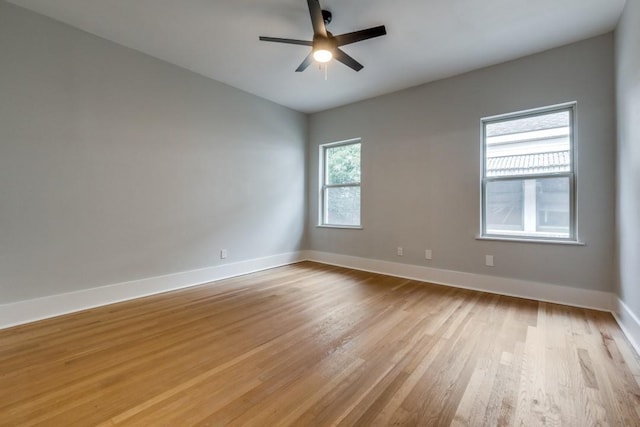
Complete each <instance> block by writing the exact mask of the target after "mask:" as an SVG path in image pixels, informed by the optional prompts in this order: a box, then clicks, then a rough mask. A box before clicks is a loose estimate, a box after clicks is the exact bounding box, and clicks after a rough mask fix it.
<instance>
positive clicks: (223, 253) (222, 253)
mask: <svg viewBox="0 0 640 427" xmlns="http://www.w3.org/2000/svg"><path fill="white" fill-rule="evenodd" d="M226 258H227V250H226V249H221V250H220V259H226Z"/></svg>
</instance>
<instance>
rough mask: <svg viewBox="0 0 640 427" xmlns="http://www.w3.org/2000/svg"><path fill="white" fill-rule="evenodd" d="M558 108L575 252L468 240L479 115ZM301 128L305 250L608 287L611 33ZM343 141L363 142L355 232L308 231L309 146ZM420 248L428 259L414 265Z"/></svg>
mask: <svg viewBox="0 0 640 427" xmlns="http://www.w3.org/2000/svg"><path fill="white" fill-rule="evenodd" d="M567 101H577V103H578V107H577V108H578V109H577V132H578V139H577V144H578V145H577V147H578V186H579V190H578V191H579V193H578V198H579V199H578V214H579V237H580V239H581V240H582V241H584V242H586V246H565V245H558V244H540V243H538V244H535V243H515V242H495V241H479V240H476V239H475V236H476V235H477V234H478V232H479V203H480V191H479V185H480V184H479V177H480V119H481V118H482V117H486V116H491V115H496V114H501V113H509V112H513V111H518V110H523V109H530V108H535V107H542V106H547V105H553V104H557V103H563V102H567ZM309 132H310V147H309V165H310V168H309V175H308V177H309V212H308V229H309V235H308V238H309V245H310V248H311V249H314V250H319V251H327V252H334V253H341V254H347V255H353V256H360V257H365V258H373V259H382V260H388V261H397V262H402V263H407V264H416V265H425V266H430V267H436V268H441V269H449V270H457V271H462V272H470V273H481V274H490V275H496V276H503V277H513V278H518V279H525V280H534V281H541V282H547V283H551V284H559V285H566V286H571V287H580V288H586V289H594V290H603V291H611V290H612V277H613V258H612V253H613V250H614V243H613V242H614V240H613V229H614V203H615V199H614V188H615V187H614V176H615V172H614V169H615V163H614V162H615V119H614V81H613V36H612V34H607V35H604V36H600V37H596V38H593V39H589V40H586V41H583V42H580V43H576V44H573V45H569V46H565V47H561V48H558V49H554V50H550V51H547V52H543V53H541V54H537V55H533V56H529V57H525V58H522V59H519V60H515V61H511V62H508V63H504V64H501V65H497V66H493V67H489V68H486V69H482V70H478V71H474V72H471V73H468V74H465V75H461V76H458V77H454V78H450V79H446V80H441V81H438V82H435V83H430V84H426V85H422V86H418V87H415V88H412V89H409V90H405V91H401V92H397V93H394V94H391V95H386V96H382V97H379V98H375V99H371V100H368V101H364V102H361V103H357V104H353V105H349V106H345V107H341V108H336V109H333V110H329V111H325V112H321V113H318V114H314V115H312V116H311V119H310V128H309ZM354 137H361V138H362V144H363V145H362V147H363V153H362V168H363V169H362V180H363V183H362V206H363V208H362V222H363V227H364V229H363V230H340V229H327V228H317V227H315V224H317V217H318V215H317V211H318V170H317V162H318V145H319V144H322V143H327V142H332V141H339V140H344V139H348V138H354ZM636 167H637V165H636ZM636 171H637V169H636ZM636 212H637V210H636ZM636 230H637V229H636ZM636 236H637V234H636ZM397 246H403V247H404V256H403V257H398V256H396V247H397ZM427 248H428V249H432V250H433V260H432V261H425V260H424V250H425V249H427ZM485 254H492V255H494V257H495V264H496V266H495V267H493V268H492V267H485V266H484V255H485ZM636 277H638V275H636Z"/></svg>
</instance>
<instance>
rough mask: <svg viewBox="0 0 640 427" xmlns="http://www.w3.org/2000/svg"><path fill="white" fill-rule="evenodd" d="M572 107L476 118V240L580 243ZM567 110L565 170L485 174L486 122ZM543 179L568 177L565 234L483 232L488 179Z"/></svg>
mask: <svg viewBox="0 0 640 427" xmlns="http://www.w3.org/2000/svg"><path fill="white" fill-rule="evenodd" d="M576 110H577V103H576V102H575V101H574V102H567V103H563V104H556V105H551V106H546V107H541V108H534V109H529V110H523V111H517V112H513V113H506V114H500V115H496V116H490V117H484V118H482V119H481V120H480V128H481V140H480V145H481V149H480V151H481V170H480V174H481V177H480V235H479V236H478V239H484V240H505V241H520V242H535V243H560V244H578V245H582V244H583V243H582V242H580V241H579V239H578V212H577V206H578V203H577V193H578V185H577V158H578V156H577V142H576V140H577V129H576ZM563 111H567V112H568V113H569V125H570V133H569V146H570V156H569V159H570V168H569V171H567V172H547V173H538V174H526V175H500V176H494V177H488V176H487V157H486V149H487V144H486V139H487V137H486V129H487V125H488V124H493V123H500V122H505V121H511V120H517V119H521V118H526V117H535V116H541V115H546V114H549V113H556V112H563ZM544 178H568V180H569V236H568V237H554V236H548V235H540V236H536V235H534V234H530V233H527V232H525V231H522V232H520V231H513V232H505V233H489V232H487V222H486V220H487V215H486V208H487V206H486V200H487V194H486V191H487V184H488V183H490V182H499V181H513V180H522V181H524V180H527V179H544Z"/></svg>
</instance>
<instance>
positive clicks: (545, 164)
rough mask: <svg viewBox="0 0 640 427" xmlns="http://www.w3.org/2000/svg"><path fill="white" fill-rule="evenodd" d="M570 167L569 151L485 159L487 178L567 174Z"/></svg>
mask: <svg viewBox="0 0 640 427" xmlns="http://www.w3.org/2000/svg"><path fill="white" fill-rule="evenodd" d="M570 166H571V156H570V152H569V150H567V151H554V152H549V153H536V154H521V155H515V156H502V157H489V158H487V176H504V175H529V174H536V173H550V172H567V171H569V169H570Z"/></svg>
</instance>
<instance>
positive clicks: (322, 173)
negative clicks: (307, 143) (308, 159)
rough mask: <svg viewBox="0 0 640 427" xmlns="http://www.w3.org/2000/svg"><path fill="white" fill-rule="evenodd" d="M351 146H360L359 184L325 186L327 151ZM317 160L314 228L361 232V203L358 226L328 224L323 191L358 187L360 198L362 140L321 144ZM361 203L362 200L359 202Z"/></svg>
mask: <svg viewBox="0 0 640 427" xmlns="http://www.w3.org/2000/svg"><path fill="white" fill-rule="evenodd" d="M352 144H360V182H357V183H355V182H352V183H347V184H334V185H327V184H325V180H326V176H327V149H328V148H335V147H340V146H343V145H352ZM318 148H319V154H318V155H319V159H320V162H319V163H320V167H319V177H318V182H319V184H320V185H319V188H318V194H319V197H318V208H319V209H318V224H317V225H316V227H318V228H336V229H347V230H362V228H363V227H362V203H361V204H360V206H361V208H360V209H361V210H360V224H358V225H342V224H330V223H326V222H325V218H326V216H327V212H326V209H327V206H326V204H325V194H326V192H325V190H326V189H327V188H338V187H360V197H362V140H361V138H352V139H346V140H343V141H336V142H330V143H327V144H321V145H320V146H319V147H318ZM361 201H362V200H361Z"/></svg>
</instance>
